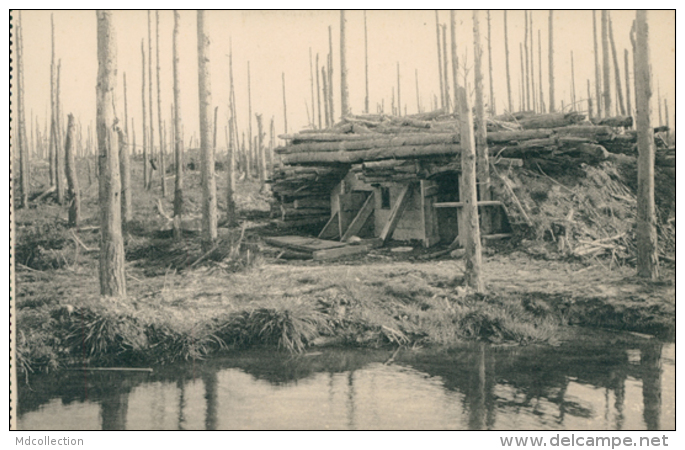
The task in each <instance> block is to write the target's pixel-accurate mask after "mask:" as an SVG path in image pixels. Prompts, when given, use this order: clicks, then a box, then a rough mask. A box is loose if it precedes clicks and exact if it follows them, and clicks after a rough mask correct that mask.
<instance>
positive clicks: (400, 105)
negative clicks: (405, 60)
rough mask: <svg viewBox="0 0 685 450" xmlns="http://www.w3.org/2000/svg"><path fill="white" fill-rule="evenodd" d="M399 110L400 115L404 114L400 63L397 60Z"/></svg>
mask: <svg viewBox="0 0 685 450" xmlns="http://www.w3.org/2000/svg"><path fill="white" fill-rule="evenodd" d="M397 112H398V114H397V115H398V116H401V115H402V93H401V89H400V63H399V61H398V62H397Z"/></svg>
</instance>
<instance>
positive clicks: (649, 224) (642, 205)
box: [635, 10, 659, 280]
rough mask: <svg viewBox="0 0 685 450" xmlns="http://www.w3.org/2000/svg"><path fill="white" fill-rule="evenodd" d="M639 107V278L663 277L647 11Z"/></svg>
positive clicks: (641, 18) (642, 19) (638, 56)
mask: <svg viewBox="0 0 685 450" xmlns="http://www.w3.org/2000/svg"><path fill="white" fill-rule="evenodd" d="M636 32H637V36H636V45H637V48H636V50H637V51H636V52H635V68H636V71H635V97H636V100H635V103H636V105H635V106H636V108H637V148H638V161H637V230H636V231H637V232H636V237H637V274H638V276H640V277H644V278H650V279H652V280H654V279H656V278H658V277H659V259H658V253H657V251H658V248H657V233H656V214H655V207H654V151H655V150H654V129H653V127H652V117H651V116H652V111H651V99H652V75H651V73H650V64H651V61H650V52H649V25H648V23H647V11H644V10H641V11H637V13H636Z"/></svg>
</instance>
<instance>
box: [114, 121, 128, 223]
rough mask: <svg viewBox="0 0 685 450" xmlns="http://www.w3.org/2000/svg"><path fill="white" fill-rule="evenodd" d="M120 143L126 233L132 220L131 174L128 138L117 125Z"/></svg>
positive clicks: (123, 221) (122, 212)
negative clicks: (127, 226)
mask: <svg viewBox="0 0 685 450" xmlns="http://www.w3.org/2000/svg"><path fill="white" fill-rule="evenodd" d="M116 131H117V138H118V141H119V173H120V177H121V228H122V230H123V231H126V225H127V224H128V222H129V221H130V220H131V196H132V192H131V190H130V186H131V173H130V171H129V158H128V136H126V133H124V131H123V130H122V129H121V127H119V125H117V127H116Z"/></svg>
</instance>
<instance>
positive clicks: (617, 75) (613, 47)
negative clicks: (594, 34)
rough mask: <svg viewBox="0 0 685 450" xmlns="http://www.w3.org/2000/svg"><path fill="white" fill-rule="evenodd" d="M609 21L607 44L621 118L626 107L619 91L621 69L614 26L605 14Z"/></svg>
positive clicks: (624, 113)
mask: <svg viewBox="0 0 685 450" xmlns="http://www.w3.org/2000/svg"><path fill="white" fill-rule="evenodd" d="M607 16H608V21H609V42H610V43H611V56H612V59H613V61H614V78H615V81H616V103H617V104H618V107H619V112H620V113H621V115H622V116H625V115H626V107H625V104H624V103H623V90H622V89H621V69H620V68H619V62H618V56H617V53H616V43H615V42H614V26H613V21H612V20H611V16H610V15H609V13H608V12H607Z"/></svg>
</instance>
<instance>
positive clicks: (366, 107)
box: [317, 10, 369, 128]
mask: <svg viewBox="0 0 685 450" xmlns="http://www.w3.org/2000/svg"><path fill="white" fill-rule="evenodd" d="M317 67H318V62H317ZM364 74H365V76H364V80H365V86H366V89H365V91H366V96H365V97H364V113H365V114H368V113H369V34H368V29H367V28H366V10H364ZM319 122H321V115H319ZM319 128H321V126H320V125H319Z"/></svg>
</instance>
